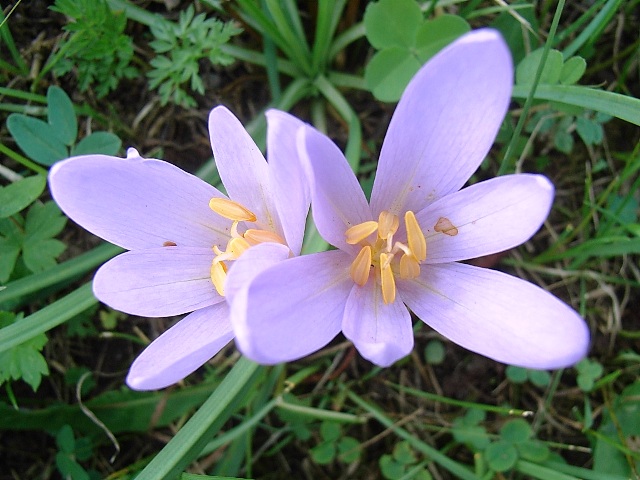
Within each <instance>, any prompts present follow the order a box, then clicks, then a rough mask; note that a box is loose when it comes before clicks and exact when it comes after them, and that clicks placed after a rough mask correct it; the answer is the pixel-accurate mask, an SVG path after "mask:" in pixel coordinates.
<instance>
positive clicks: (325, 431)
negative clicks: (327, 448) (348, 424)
mask: <svg viewBox="0 0 640 480" xmlns="http://www.w3.org/2000/svg"><path fill="white" fill-rule="evenodd" d="M320 435H321V436H322V438H323V439H324V441H326V442H333V441H335V440H337V439H338V438H340V435H342V429H341V428H340V424H339V423H336V422H322V424H321V425H320Z"/></svg>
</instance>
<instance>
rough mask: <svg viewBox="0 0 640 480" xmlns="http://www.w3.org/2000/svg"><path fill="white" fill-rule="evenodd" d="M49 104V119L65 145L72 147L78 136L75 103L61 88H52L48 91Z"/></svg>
mask: <svg viewBox="0 0 640 480" xmlns="http://www.w3.org/2000/svg"><path fill="white" fill-rule="evenodd" d="M47 103H48V104H49V112H48V119H49V125H51V126H52V127H53V128H54V129H55V131H56V132H58V135H59V138H60V140H62V142H64V144H65V145H71V144H73V143H74V142H75V141H76V137H77V136H78V119H77V118H76V112H75V111H74V109H73V102H72V101H71V99H70V98H69V96H68V95H67V94H66V93H65V91H64V90H62V89H61V88H60V87H56V86H52V87H49V90H47Z"/></svg>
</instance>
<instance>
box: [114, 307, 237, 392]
mask: <svg viewBox="0 0 640 480" xmlns="http://www.w3.org/2000/svg"><path fill="white" fill-rule="evenodd" d="M232 338H233V331H232V330H231V324H230V323H229V307H228V306H227V304H226V303H224V302H223V303H219V304H217V305H213V306H211V307H207V308H203V309H202V310H198V311H195V312H193V313H191V314H190V315H187V316H186V317H184V318H183V319H182V320H180V321H179V322H178V323H176V324H175V325H174V326H173V327H171V328H170V329H169V330H167V331H166V332H165V333H163V334H162V335H160V336H159V337H158V338H157V339H155V340H154V341H153V342H152V343H151V344H150V345H149V346H148V347H147V348H146V349H145V350H144V351H143V352H142V353H141V354H140V355H139V356H138V358H136V360H135V361H134V362H133V365H131V369H130V370H129V374H128V375H127V385H129V387H131V388H132V389H134V390H155V389H158V388H165V387H168V386H169V385H172V384H174V383H176V382H179V381H180V380H182V379H183V378H185V377H186V376H187V375H189V374H190V373H193V372H194V371H195V370H197V369H198V368H199V367H201V366H202V365H204V364H205V363H206V362H207V361H208V360H209V359H211V358H212V357H213V356H214V355H215V354H216V353H218V352H219V351H220V350H221V349H222V348H223V347H224V346H225V345H226V344H227V343H229V341H230V340H231V339H232Z"/></svg>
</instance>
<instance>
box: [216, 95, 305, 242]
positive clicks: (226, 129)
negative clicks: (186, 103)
mask: <svg viewBox="0 0 640 480" xmlns="http://www.w3.org/2000/svg"><path fill="white" fill-rule="evenodd" d="M294 134H295V133H294V132H292V135H294ZM209 138H210V139H211V147H212V149H213V156H214V159H215V162H216V167H217V168H218V172H219V173H220V178H221V179H222V183H223V184H224V187H225V189H226V190H227V194H228V195H229V198H231V199H232V200H233V201H234V202H238V203H240V204H241V205H243V206H244V207H246V208H248V209H249V210H251V211H252V212H253V213H255V215H256V217H258V222H257V223H256V225H258V226H259V227H260V228H263V229H266V230H273V231H276V232H277V233H278V234H280V235H282V233H283V232H282V227H281V225H280V219H279V218H278V213H277V211H276V206H275V204H274V201H273V198H274V194H273V191H272V188H271V185H270V184H269V168H268V165H267V161H266V160H265V159H264V157H263V156H262V153H260V150H259V149H258V147H257V145H256V144H255V142H254V141H253V139H252V138H251V136H250V135H249V134H248V133H247V131H246V130H245V129H244V127H243V126H242V123H240V120H238V119H237V118H236V117H235V115H234V114H233V113H231V112H230V111H229V110H228V109H227V108H225V107H222V106H220V107H216V108H214V109H213V110H211V113H209Z"/></svg>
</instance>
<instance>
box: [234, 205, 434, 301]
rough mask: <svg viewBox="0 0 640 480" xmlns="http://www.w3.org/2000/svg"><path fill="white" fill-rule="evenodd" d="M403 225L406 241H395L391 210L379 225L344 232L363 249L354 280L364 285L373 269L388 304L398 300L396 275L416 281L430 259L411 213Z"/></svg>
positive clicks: (395, 225) (366, 224) (397, 224)
mask: <svg viewBox="0 0 640 480" xmlns="http://www.w3.org/2000/svg"><path fill="white" fill-rule="evenodd" d="M404 223H405V229H404V230H405V232H406V235H407V237H406V238H407V240H406V242H404V241H402V242H400V241H396V240H394V236H395V235H396V233H397V232H398V229H399V227H400V219H399V217H398V215H396V214H394V213H391V212H390V211H383V212H381V213H380V215H379V216H378V221H377V222H375V221H373V220H370V221H367V222H363V223H360V224H358V225H354V226H352V227H350V228H348V229H347V231H346V232H345V237H346V241H347V243H349V244H351V245H359V246H360V247H361V248H360V251H359V252H358V255H357V256H356V258H355V259H354V260H353V262H352V263H351V267H350V269H349V274H350V276H351V278H352V279H353V281H354V282H355V283H356V284H357V285H359V286H363V285H365V284H366V283H367V281H368V280H369V276H370V274H371V268H372V267H373V272H374V273H375V282H376V284H377V285H380V289H381V292H382V300H383V301H384V303H385V304H390V303H393V302H394V301H395V298H396V275H399V276H400V278H402V279H404V280H411V279H414V278H417V277H418V276H419V275H420V264H421V263H422V262H424V261H425V260H426V259H427V241H426V239H425V236H424V233H422V229H421V228H420V224H419V223H418V220H417V219H416V216H415V214H414V213H413V212H412V211H407V212H405V214H404ZM374 233H377V236H376V238H375V239H373V238H372V237H371V236H372V235H373V234H374ZM245 235H246V234H245Z"/></svg>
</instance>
